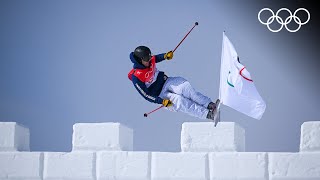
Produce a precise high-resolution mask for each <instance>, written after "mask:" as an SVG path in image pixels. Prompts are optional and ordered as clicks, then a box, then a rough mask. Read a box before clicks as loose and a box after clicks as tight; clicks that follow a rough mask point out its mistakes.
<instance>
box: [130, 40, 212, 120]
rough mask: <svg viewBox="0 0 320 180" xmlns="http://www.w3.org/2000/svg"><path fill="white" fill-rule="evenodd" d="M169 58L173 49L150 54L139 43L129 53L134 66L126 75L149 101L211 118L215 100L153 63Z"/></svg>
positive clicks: (173, 109) (199, 116)
mask: <svg viewBox="0 0 320 180" xmlns="http://www.w3.org/2000/svg"><path fill="white" fill-rule="evenodd" d="M172 58H173V51H169V52H167V53H162V54H158V55H151V50H150V49H149V48H148V47H146V46H139V47H137V48H136V49H135V50H134V51H133V52H131V53H130V59H131V62H132V63H133V69H132V70H131V71H130V72H129V74H128V78H129V79H130V80H131V81H132V83H133V85H134V87H135V88H136V90H137V91H138V92H139V93H140V94H141V95H142V96H143V97H144V98H145V99H146V100H148V101H150V102H153V103H157V104H162V105H163V106H165V107H166V108H167V109H169V110H171V111H175V112H177V111H179V112H184V113H187V114H189V115H191V116H195V117H198V118H200V119H205V118H207V119H212V120H214V118H215V114H216V110H215V109H216V104H215V103H213V102H212V101H211V99H210V98H209V97H207V96H205V95H203V94H201V93H199V92H197V91H196V90H195V89H194V88H193V87H192V86H191V84H190V83H189V82H188V81H187V80H186V79H184V78H182V77H168V76H167V75H166V74H165V73H164V72H163V71H159V70H158V69H157V68H156V63H158V62H161V61H163V60H165V59H166V60H171V59H172Z"/></svg>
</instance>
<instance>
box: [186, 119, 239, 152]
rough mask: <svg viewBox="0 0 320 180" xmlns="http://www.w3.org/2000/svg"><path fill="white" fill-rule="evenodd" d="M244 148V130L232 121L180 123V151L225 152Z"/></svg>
mask: <svg viewBox="0 0 320 180" xmlns="http://www.w3.org/2000/svg"><path fill="white" fill-rule="evenodd" d="M244 150H245V131H244V129H243V128H241V127H240V126H239V125H237V124H236V123H234V122H220V123H219V124H218V126H217V127H214V123H212V122H204V123H199V122H187V123H183V124H182V130H181V151H182V152H221V151H223V152H227V151H229V152H230V151H233V152H234V151H244Z"/></svg>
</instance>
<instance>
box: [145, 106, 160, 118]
mask: <svg viewBox="0 0 320 180" xmlns="http://www.w3.org/2000/svg"><path fill="white" fill-rule="evenodd" d="M163 107H164V106H163V105H161V106H160V107H158V108H157V109H154V110H152V111H150V112H148V113H144V115H143V116H144V117H147V116H148V115H149V114H151V113H153V112H155V111H157V110H159V109H161V108H163Z"/></svg>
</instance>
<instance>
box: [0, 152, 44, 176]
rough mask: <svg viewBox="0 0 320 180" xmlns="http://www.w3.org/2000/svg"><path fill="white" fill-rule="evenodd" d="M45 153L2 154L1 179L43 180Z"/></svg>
mask: <svg viewBox="0 0 320 180" xmlns="http://www.w3.org/2000/svg"><path fill="white" fill-rule="evenodd" d="M42 169H43V153H39V152H0V179H3V180H4V179H14V180H20V179H21V180H25V179H28V180H42Z"/></svg>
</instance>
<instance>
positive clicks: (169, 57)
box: [164, 51, 173, 60]
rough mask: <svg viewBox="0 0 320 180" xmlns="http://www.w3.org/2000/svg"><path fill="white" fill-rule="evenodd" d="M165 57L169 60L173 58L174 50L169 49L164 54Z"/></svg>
mask: <svg viewBox="0 0 320 180" xmlns="http://www.w3.org/2000/svg"><path fill="white" fill-rule="evenodd" d="M164 58H165V59H167V60H171V59H172V58H173V52H172V51H169V52H167V53H166V54H165V55H164Z"/></svg>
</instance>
